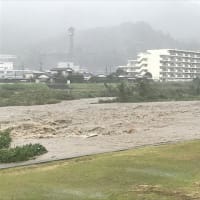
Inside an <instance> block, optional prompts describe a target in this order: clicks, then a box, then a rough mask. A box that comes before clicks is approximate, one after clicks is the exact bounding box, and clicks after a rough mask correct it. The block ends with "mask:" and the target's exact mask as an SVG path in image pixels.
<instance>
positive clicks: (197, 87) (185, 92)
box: [100, 78, 200, 102]
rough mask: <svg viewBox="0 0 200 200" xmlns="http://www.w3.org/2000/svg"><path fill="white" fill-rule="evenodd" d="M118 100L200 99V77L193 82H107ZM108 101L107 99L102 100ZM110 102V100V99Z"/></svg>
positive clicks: (108, 87) (141, 80) (110, 91)
mask: <svg viewBox="0 0 200 200" xmlns="http://www.w3.org/2000/svg"><path fill="white" fill-rule="evenodd" d="M105 87H106V88H107V90H108V91H109V93H110V94H112V95H113V96H116V97H117V98H116V99H114V100H113V101H117V102H145V101H182V100H199V99H200V79H198V78H197V79H195V80H194V81H192V82H176V83H175V82H174V83H173V82H163V83H162V82H153V81H151V80H148V79H140V80H137V81H136V82H134V83H127V82H121V83H119V84H117V85H116V86H113V85H109V84H105ZM100 102H107V101H100ZM108 102H110V100H108Z"/></svg>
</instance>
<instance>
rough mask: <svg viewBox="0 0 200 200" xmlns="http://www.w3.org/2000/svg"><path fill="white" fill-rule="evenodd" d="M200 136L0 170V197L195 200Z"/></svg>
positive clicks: (198, 184) (199, 180) (199, 196)
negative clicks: (165, 143)
mask: <svg viewBox="0 0 200 200" xmlns="http://www.w3.org/2000/svg"><path fill="white" fill-rule="evenodd" d="M199 152H200V141H192V142H185V143H179V144H170V145H164V146H160V147H158V146H157V147H145V148H139V149H135V150H129V151H121V152H117V153H108V154H102V155H95V156H86V157H82V158H77V159H72V160H67V161H60V162H53V163H49V164H43V165H38V166H29V167H20V168H16V169H8V170H1V171H0V199H1V200H6V199H15V200H27V199H37V200H44V199H48V200H66V199H67V200H68V199H74V200H75V199H78V200H198V199H200V190H199V188H200V170H199V166H200V154H199Z"/></svg>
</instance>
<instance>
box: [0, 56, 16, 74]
mask: <svg viewBox="0 0 200 200" xmlns="http://www.w3.org/2000/svg"><path fill="white" fill-rule="evenodd" d="M14 59H16V56H13V55H5V54H1V55H0V71H6V70H13V65H14V64H13V60H14Z"/></svg>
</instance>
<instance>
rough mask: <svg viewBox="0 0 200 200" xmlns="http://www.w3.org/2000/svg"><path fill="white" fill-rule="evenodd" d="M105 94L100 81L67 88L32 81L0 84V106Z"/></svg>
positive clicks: (27, 104) (40, 103)
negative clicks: (56, 87) (54, 87)
mask: <svg viewBox="0 0 200 200" xmlns="http://www.w3.org/2000/svg"><path fill="white" fill-rule="evenodd" d="M107 95H108V92H107V90H106V88H105V86H104V84H102V83H82V84H76V83H74V84H71V85H70V88H69V89H67V86H66V89H52V88H49V87H48V86H47V85H45V84H34V83H16V84H0V107H1V106H29V105H43V104H53V103H59V102H61V101H62V100H72V99H80V98H90V97H102V96H107Z"/></svg>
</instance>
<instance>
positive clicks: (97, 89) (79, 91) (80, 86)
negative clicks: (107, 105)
mask: <svg viewBox="0 0 200 200" xmlns="http://www.w3.org/2000/svg"><path fill="white" fill-rule="evenodd" d="M70 90H71V94H72V95H73V97H74V98H75V99H77V98H92V97H105V96H109V93H108V91H107V89H106V88H105V86H104V84H103V83H73V84H71V85H70Z"/></svg>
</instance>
